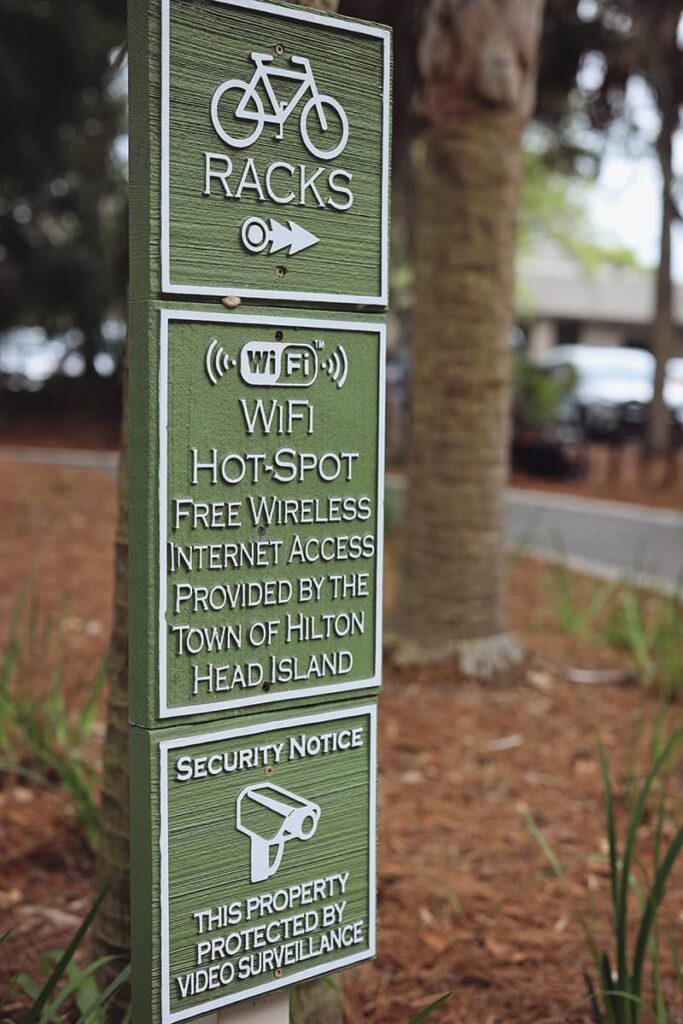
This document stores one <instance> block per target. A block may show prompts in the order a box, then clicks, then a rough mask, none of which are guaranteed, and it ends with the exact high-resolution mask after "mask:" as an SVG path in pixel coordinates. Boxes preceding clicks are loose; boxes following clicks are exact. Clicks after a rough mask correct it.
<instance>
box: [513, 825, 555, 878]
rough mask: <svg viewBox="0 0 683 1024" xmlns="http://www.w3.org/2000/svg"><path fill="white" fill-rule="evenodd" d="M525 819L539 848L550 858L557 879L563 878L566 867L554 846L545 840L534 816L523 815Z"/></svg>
mask: <svg viewBox="0 0 683 1024" xmlns="http://www.w3.org/2000/svg"><path fill="white" fill-rule="evenodd" d="M523 818H524V823H525V824H526V827H527V828H528V829H529V832H530V833H531V835H532V836H533V837H534V839H535V840H536V842H537V843H538V845H539V847H540V848H541V850H542V851H543V853H544V854H545V856H546V857H547V858H548V861H549V862H550V866H551V868H552V869H553V874H554V875H555V877H556V878H561V876H562V875H563V874H564V866H563V865H562V863H561V862H560V860H559V858H558V856H557V854H556V853H555V851H554V850H553V848H552V846H551V845H550V843H549V842H548V840H547V839H546V838H545V836H544V835H543V833H542V832H541V830H540V828H539V827H538V825H537V824H536V822H535V820H534V817H533V815H531V814H529V813H528V812H526V813H525V814H524V815H523Z"/></svg>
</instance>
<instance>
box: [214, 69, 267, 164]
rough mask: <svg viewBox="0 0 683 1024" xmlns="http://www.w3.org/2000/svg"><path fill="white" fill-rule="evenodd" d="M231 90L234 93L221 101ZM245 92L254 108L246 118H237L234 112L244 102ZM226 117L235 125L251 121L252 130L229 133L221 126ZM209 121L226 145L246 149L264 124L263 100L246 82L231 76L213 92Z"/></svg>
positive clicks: (256, 137)
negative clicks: (241, 133)
mask: <svg viewBox="0 0 683 1024" xmlns="http://www.w3.org/2000/svg"><path fill="white" fill-rule="evenodd" d="M231 92H232V93H233V94H234V95H233V96H229V97H228V99H227V100H226V102H225V103H222V100H223V99H224V98H225V97H226V94H228V93H231ZM247 93H249V100H250V101H251V102H253V104H254V110H253V112H252V111H250V116H249V119H248V120H247V119H246V118H239V120H238V118H237V117H236V114H237V111H238V110H239V109H240V105H241V104H243V103H244V101H245V97H246V95H247ZM219 108H220V109H219ZM228 117H230V118H231V119H232V122H234V123H235V126H236V127H237V126H238V125H239V124H246V125H251V124H252V122H253V123H254V125H255V126H254V130H253V131H252V132H251V133H250V134H248V135H241V136H240V135H231V134H230V132H228V131H226V129H225V128H224V127H223V123H224V122H225V121H226V120H227V119H228ZM211 121H212V122H213V126H214V128H215V130H216V133H217V134H218V136H219V137H220V138H221V139H222V140H223V142H225V143H227V144H228V146H234V147H235V148H236V149H246V148H247V146H251V145H252V144H253V143H254V142H256V140H257V139H258V138H259V137H260V135H261V132H262V131H263V126H264V125H265V113H264V110H263V101H262V100H261V97H260V96H259V94H258V93H257V92H256V91H255V90H253V89H250V87H249V86H248V85H247V83H246V82H242V81H240V80H239V78H231V79H229V80H228V81H227V82H223V84H222V85H221V86H219V87H218V89H216V91H215V93H214V94H213V97H212V99H211ZM232 122H231V123H232Z"/></svg>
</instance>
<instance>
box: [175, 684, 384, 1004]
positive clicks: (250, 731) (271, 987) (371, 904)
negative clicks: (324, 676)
mask: <svg viewBox="0 0 683 1024" xmlns="http://www.w3.org/2000/svg"><path fill="white" fill-rule="evenodd" d="M363 716H367V718H368V719H369V723H370V729H369V736H370V780H369V784H370V793H369V801H368V803H369V814H368V948H367V949H366V950H364V951H363V952H362V953H355V954H352V955H351V956H347V957H342V958H340V959H339V960H335V961H333V962H331V963H326V964H325V965H324V966H323V967H322V968H321V967H309V968H308V969H306V970H303V971H299V972H297V973H296V974H290V975H288V976H287V977H285V978H281V979H280V980H276V981H271V982H266V983H265V984H262V985H257V986H256V987H255V988H253V989H248V990H246V991H244V992H239V993H236V994H235V995H233V996H227V997H225V998H222V999H214V1000H213V1001H212V1002H208V1003H203V1004H202V1005H201V1006H193V1007H192V1008H190V1009H187V1010H181V1011H177V1012H176V1013H171V978H170V908H169V880H168V867H169V851H168V751H169V750H174V749H177V748H178V747H183V748H184V747H191V746H196V745H197V744H201V743H213V742H220V741H221V740H225V739H233V738H235V737H238V736H254V735H258V734H259V733H263V732H264V731H265V730H268V732H269V733H271V732H274V731H276V730H279V729H290V728H292V727H296V726H303V725H315V724H316V723H317V722H334V721H337V720H339V719H348V718H361V717H363ZM159 769H160V779H159V782H160V791H159V796H160V805H161V806H160V834H159V852H160V862H159V874H160V902H161V1024H176V1022H177V1021H182V1020H187V1019H188V1018H189V1017H195V1016H197V1015H199V1014H200V1013H211V1012H212V1011H214V1010H219V1009H220V1008H221V1007H223V1006H229V1005H230V1004H232V1003H236V1002H241V1001H243V1000H245V999H253V998H255V997H256V996H262V995H265V994H266V993H268V992H273V991H275V990H276V989H280V988H285V987H286V986H289V985H294V984H296V983H298V982H300V981H306V980H307V979H308V978H314V977H316V976H318V975H320V974H327V973H328V972H329V971H338V970H341V969H343V968H346V967H351V966H352V964H356V963H360V962H361V961H363V960H369V959H371V958H372V957H374V956H375V946H376V935H375V912H376V910H375V901H376V871H377V831H376V830H377V709H376V707H375V706H374V705H372V704H369V705H365V706H361V707H351V708H344V709H341V710H338V711H330V712H328V713H327V714H324V713H322V714H318V715H307V716H305V717H302V718H290V719H288V720H287V719H285V720H280V721H276V722H265V723H263V722H262V723H260V724H258V725H249V726H242V728H238V729H221V730H220V732H209V733H204V734H203V735H201V736H195V737H192V738H191V739H188V738H181V739H176V740H162V741H161V742H160V744H159Z"/></svg>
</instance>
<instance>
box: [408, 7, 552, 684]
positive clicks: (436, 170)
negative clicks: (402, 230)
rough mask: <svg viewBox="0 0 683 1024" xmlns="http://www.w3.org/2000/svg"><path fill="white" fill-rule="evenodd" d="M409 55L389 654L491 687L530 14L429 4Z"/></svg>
mask: <svg viewBox="0 0 683 1024" xmlns="http://www.w3.org/2000/svg"><path fill="white" fill-rule="evenodd" d="M425 6H426V10H425V20H424V28H423V34H422V40H421V46H420V65H421V71H422V75H423V80H424V88H425V92H424V113H425V115H426V118H427V121H428V128H427V134H426V141H425V154H424V162H423V165H422V167H421V173H420V188H419V203H420V209H419V215H418V224H417V277H416V304H417V308H416V314H415V346H414V359H413V400H412V438H411V459H410V471H409V483H408V501H407V515H406V523H405V557H404V578H403V580H402V585H401V591H400V595H399V603H398V613H397V627H398V628H397V635H398V636H400V638H401V639H400V640H399V641H398V643H397V645H396V649H395V656H396V658H397V660H398V661H399V662H400V663H403V664H410V663H426V662H430V661H438V660H442V659H447V658H456V659H457V660H458V661H459V664H460V667H461V669H462V670H463V672H465V673H466V674H468V675H476V676H480V677H485V678H493V677H495V676H499V675H502V674H505V673H507V672H509V670H510V669H511V668H512V667H514V666H517V665H519V663H520V662H521V660H522V654H523V652H522V649H521V647H520V646H519V645H518V644H517V643H516V642H515V641H514V640H513V639H512V638H510V637H508V636H507V634H506V632H505V615H504V608H503V601H504V578H505V561H504V548H503V501H504V488H505V482H506V478H507V471H508V449H509V433H510V428H509V420H510V410H509V407H510V375H511V355H510V342H509V334H510V328H511V326H512V316H513V312H512V310H513V306H512V302H513V265H514V251H515V236H516V218H517V209H518V204H519V197H520V188H521V177H522V149H521V139H522V133H523V130H524V127H525V125H526V123H527V120H528V117H529V115H530V114H531V111H532V107H533V98H534V89H535V75H536V62H537V49H538V39H539V33H540V27H541V9H542V0H469V2H466V0H430V2H429V3H428V4H427V5H425Z"/></svg>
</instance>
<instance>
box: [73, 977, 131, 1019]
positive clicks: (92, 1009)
mask: <svg viewBox="0 0 683 1024" xmlns="http://www.w3.org/2000/svg"><path fill="white" fill-rule="evenodd" d="M130 971H131V966H130V964H128V965H127V966H126V967H124V968H123V970H122V971H121V973H120V974H117V976H116V977H115V978H114V980H113V981H112V982H111V984H109V985H107V987H106V988H105V990H104V992H101V993H100V995H99V996H98V998H97V999H96V1000H95V1002H94V1003H93V1004H92V1005H91V1006H89V1007H88V1009H87V1010H86V1011H85V1013H83V1014H82V1015H81V1016H80V1017H79V1018H78V1021H77V1022H76V1024H85V1022H86V1021H87V1020H90V1018H91V1017H92V1015H93V1014H94V1013H96V1012H97V1010H99V1009H100V1007H102V1006H104V1005H105V1004H106V1003H108V1002H109V1000H110V999H111V997H112V996H113V995H114V993H116V992H118V990H119V989H120V988H121V986H122V985H124V984H125V982H126V981H128V979H129V978H130Z"/></svg>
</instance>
